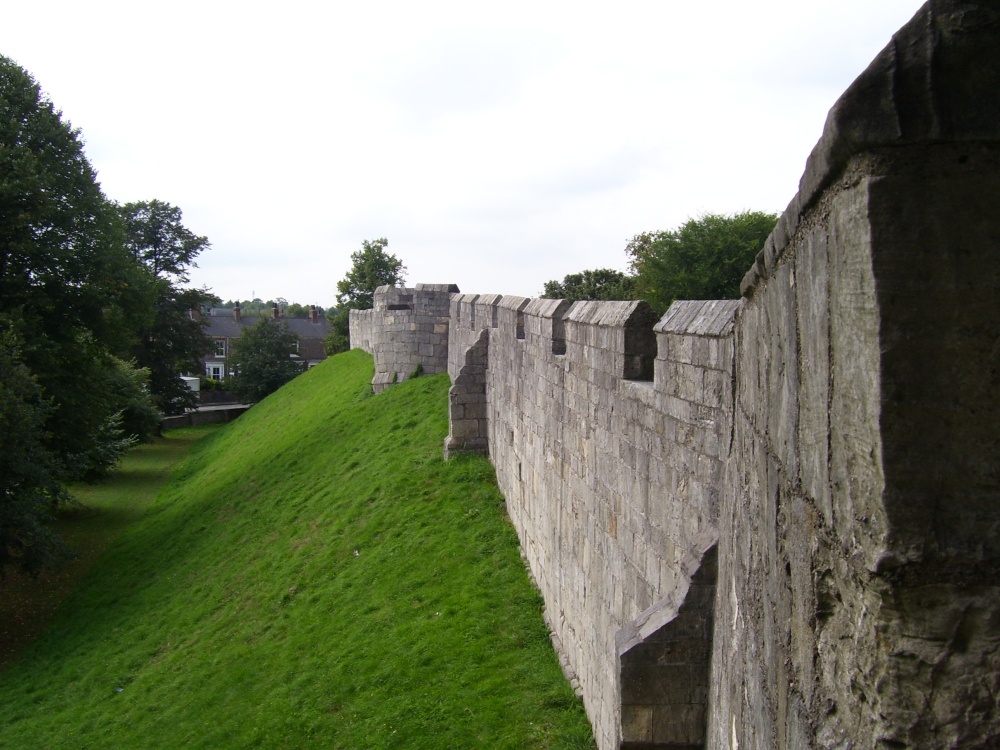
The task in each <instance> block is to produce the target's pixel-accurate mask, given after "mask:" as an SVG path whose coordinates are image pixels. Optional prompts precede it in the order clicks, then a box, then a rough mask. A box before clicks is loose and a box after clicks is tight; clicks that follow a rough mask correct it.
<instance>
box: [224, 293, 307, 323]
mask: <svg viewBox="0 0 1000 750" xmlns="http://www.w3.org/2000/svg"><path fill="white" fill-rule="evenodd" d="M236 305H239V306H240V313H241V314H242V315H247V316H250V317H259V316H265V315H270V314H271V310H272V309H273V308H274V306H275V305H277V306H278V309H279V310H281V315H282V316H283V317H285V318H308V317H309V313H310V311H311V309H312V307H313V306H312V305H300V304H299V303H298V302H289V301H288V300H287V299H285V298H284V297H277V298H276V299H269V300H267V301H264V300H262V299H261V298H260V297H254V298H253V299H227V300H226V301H225V302H223V303H222V304H221V307H224V308H233V307H236ZM315 307H316V314H317V315H319V316H321V317H322V316H324V315H326V310H324V309H323V308H322V307H320V306H319V305H316V306H315Z"/></svg>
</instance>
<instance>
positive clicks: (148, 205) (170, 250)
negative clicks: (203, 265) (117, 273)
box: [121, 200, 210, 282]
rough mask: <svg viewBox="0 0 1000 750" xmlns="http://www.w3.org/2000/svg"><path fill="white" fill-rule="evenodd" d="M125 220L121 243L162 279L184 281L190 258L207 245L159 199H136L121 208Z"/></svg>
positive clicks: (191, 262)
mask: <svg viewBox="0 0 1000 750" xmlns="http://www.w3.org/2000/svg"><path fill="white" fill-rule="evenodd" d="M121 215H122V220H123V221H124V222H125V246H126V247H127V248H128V249H129V251H131V253H132V255H133V256H134V257H135V259H136V260H137V261H139V262H140V263H142V264H143V265H144V266H146V268H148V269H149V270H150V271H152V272H153V274H154V275H155V276H160V277H163V278H169V277H174V278H176V280H177V281H182V282H188V281H190V278H189V276H188V270H189V269H190V268H197V267H198V264H197V263H195V262H194V259H195V258H196V257H198V256H199V255H200V254H201V253H202V252H203V251H205V250H207V249H208V248H209V246H210V243H209V241H208V238H207V237H199V236H197V235H196V234H194V233H193V232H192V231H191V230H189V229H187V228H186V227H185V226H184V224H183V223H182V219H183V214H182V213H181V210H180V209H179V208H177V207H176V206H171V205H170V204H169V203H164V202H163V201H158V200H151V201H136V202H133V203H126V204H125V205H124V206H122V207H121Z"/></svg>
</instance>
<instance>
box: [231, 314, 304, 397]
mask: <svg viewBox="0 0 1000 750" xmlns="http://www.w3.org/2000/svg"><path fill="white" fill-rule="evenodd" d="M297 344H298V337H296V336H295V334H293V333H292V332H291V331H289V330H288V326H287V325H286V324H285V323H283V322H282V321H280V320H274V319H273V318H261V319H260V320H259V321H258V322H256V323H254V324H253V325H252V326H250V327H249V328H244V329H243V334H242V335H241V336H240V337H239V338H238V339H236V340H235V341H234V342H233V352H232V355H231V356H230V357H229V364H230V365H231V366H232V368H233V371H234V373H235V374H234V375H233V377H232V378H231V379H230V390H231V391H232V393H233V395H234V396H236V398H238V399H239V400H240V401H242V402H244V403H256V402H257V401H260V400H261V399H263V398H264V397H265V396H268V395H270V394H271V393H274V391H276V390H278V389H279V388H280V387H281V386H283V385H284V384H285V383H287V382H288V381H289V380H291V379H292V378H294V377H295V376H296V375H298V374H299V373H300V372H302V371H303V369H304V367H303V363H301V362H299V361H298V360H296V359H292V354H293V353H294V352H295V349H296V346H297Z"/></svg>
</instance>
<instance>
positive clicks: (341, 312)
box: [326, 237, 406, 354]
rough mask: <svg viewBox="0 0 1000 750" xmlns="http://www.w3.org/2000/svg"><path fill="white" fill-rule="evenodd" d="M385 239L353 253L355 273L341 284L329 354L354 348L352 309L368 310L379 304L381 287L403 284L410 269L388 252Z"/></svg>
mask: <svg viewBox="0 0 1000 750" xmlns="http://www.w3.org/2000/svg"><path fill="white" fill-rule="evenodd" d="M388 244H389V241H388V240H387V239H385V237H381V238H379V239H377V240H363V241H362V242H361V249H360V250H357V251H356V252H353V253H351V264H352V265H351V270H350V271H348V272H347V275H346V276H345V277H344V278H343V279H341V280H340V281H338V282H337V292H338V294H337V309H336V311H334V312H333V313H332V314H331V315H329V319H330V328H331V330H330V333H329V335H328V336H327V338H326V353H327V354H337V353H338V352H346V351H347V350H348V349H350V347H351V343H350V342H351V335H350V314H351V310H368V309H371V307H372V306H373V305H374V304H375V290H376V289H378V287H380V286H385V285H387V284H389V285H396V284H401V283H402V282H403V279H404V278H405V275H406V266H404V265H403V262H402V261H401V260H400V259H399V258H397V257H396V256H395V255H392V254H391V253H388V252H386V250H385V248H386V245H388Z"/></svg>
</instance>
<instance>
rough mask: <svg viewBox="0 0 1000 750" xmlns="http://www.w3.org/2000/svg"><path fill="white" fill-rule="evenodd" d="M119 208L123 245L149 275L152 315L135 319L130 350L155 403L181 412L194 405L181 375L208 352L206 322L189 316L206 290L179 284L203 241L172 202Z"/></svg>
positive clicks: (207, 301) (206, 297)
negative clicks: (146, 375)
mask: <svg viewBox="0 0 1000 750" xmlns="http://www.w3.org/2000/svg"><path fill="white" fill-rule="evenodd" d="M119 212H120V214H121V217H122V222H123V224H124V227H125V246H126V247H127V248H128V250H129V252H130V253H131V254H132V256H133V257H134V258H135V260H136V261H137V262H138V263H140V264H141V265H142V266H143V267H144V268H145V269H146V270H147V271H148V273H149V275H150V277H151V280H150V291H151V295H150V296H151V314H149V315H147V316H145V317H144V318H143V319H142V320H141V321H136V322H137V323H139V326H138V336H137V341H136V343H135V346H134V347H133V349H132V354H133V356H134V357H135V360H136V362H137V363H138V365H139V366H140V367H144V368H146V370H148V372H149V379H150V381H149V385H150V391H151V393H152V395H153V399H154V401H155V402H156V405H157V407H158V408H159V409H160V410H161V411H162V412H163V413H164V414H180V413H181V412H183V411H184V409H185V408H186V407H189V406H193V405H194V398H195V397H194V393H193V392H192V391H191V390H190V389H188V388H187V386H185V385H184V382H183V381H182V380H181V379H180V376H181V375H182V374H183V373H185V372H196V371H197V370H198V369H199V363H200V360H201V358H202V357H203V356H205V354H207V353H208V352H210V351H211V349H212V341H211V339H210V338H209V337H208V336H207V335H206V334H205V330H204V329H205V325H206V321H204V320H202V319H201V318H200V317H199V316H195V317H192V316H191V314H190V313H191V311H192V310H196V311H200V310H201V309H202V308H203V307H206V306H209V305H211V304H214V303H215V302H216V301H217V298H216V297H215V296H214V295H213V294H212V293H211V292H209V291H208V290H207V289H189V288H183V287H181V286H180V283H181V282H187V281H188V279H189V276H188V271H189V270H190V269H191V268H192V267H197V264H196V263H195V258H196V257H197V256H198V255H199V254H200V253H201V252H202V251H203V250H205V249H207V248H208V247H209V242H208V239H207V238H205V237H199V236H197V235H195V234H194V233H193V232H191V231H190V230H189V229H187V228H186V227H185V226H184V224H183V223H182V221H183V214H182V212H181V210H180V209H179V208H177V207H176V206H171V205H170V204H169V203H164V202H162V201H158V200H152V201H138V202H135V203H126V204H125V205H124V206H121V207H120V209H119Z"/></svg>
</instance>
